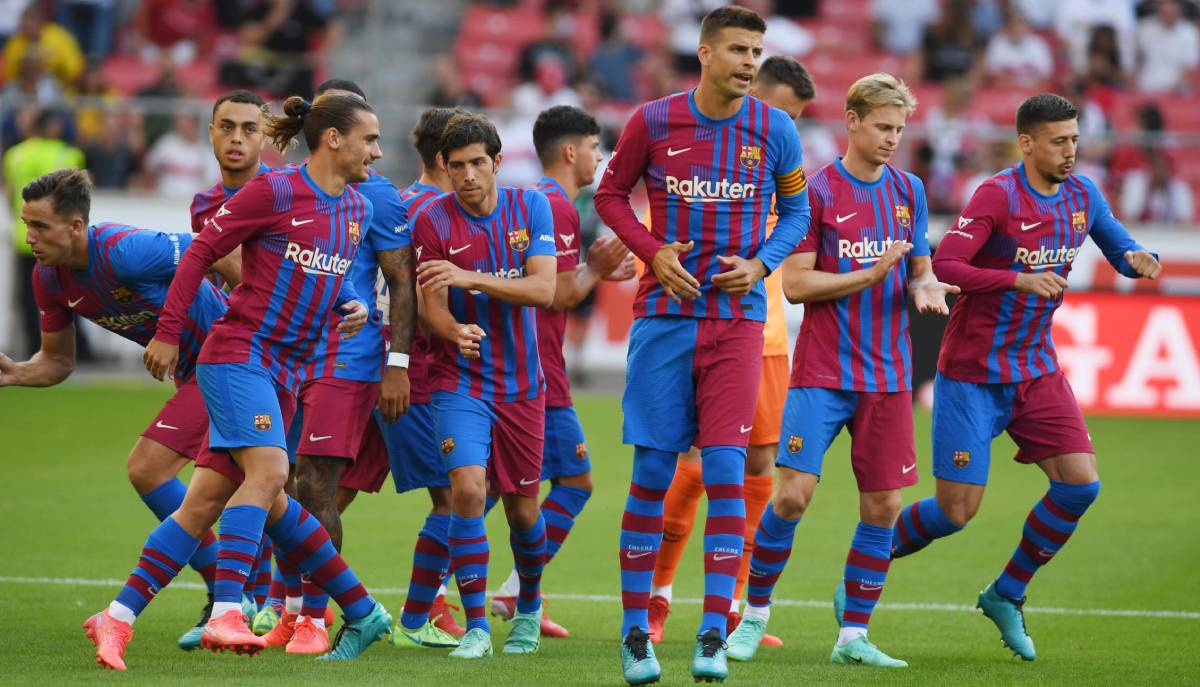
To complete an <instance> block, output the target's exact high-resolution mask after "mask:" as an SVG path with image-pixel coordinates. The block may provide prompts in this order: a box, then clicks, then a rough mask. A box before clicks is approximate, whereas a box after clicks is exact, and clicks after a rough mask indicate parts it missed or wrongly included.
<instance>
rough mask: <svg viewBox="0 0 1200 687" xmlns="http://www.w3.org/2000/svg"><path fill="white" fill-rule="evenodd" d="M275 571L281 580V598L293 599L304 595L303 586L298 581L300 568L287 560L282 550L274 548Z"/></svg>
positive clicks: (277, 547)
mask: <svg viewBox="0 0 1200 687" xmlns="http://www.w3.org/2000/svg"><path fill="white" fill-rule="evenodd" d="M275 549H276V550H275V570H276V572H278V573H279V578H280V579H281V580H283V597H284V598H285V599H286V598H288V597H291V598H293V599H295V598H297V597H300V596H302V595H303V594H304V584H303V582H301V580H300V568H299V567H297V566H296V564H295V563H293V562H292V559H290V558H288V557H287V556H286V555H285V554H284V553H283V549H282V548H280V547H279V546H276V547H275Z"/></svg>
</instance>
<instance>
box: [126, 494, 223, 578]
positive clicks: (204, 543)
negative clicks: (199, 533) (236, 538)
mask: <svg viewBox="0 0 1200 687" xmlns="http://www.w3.org/2000/svg"><path fill="white" fill-rule="evenodd" d="M186 495H187V487H185V486H184V485H183V482H181V481H179V478H178V477H173V478H171V479H169V480H167V481H166V482H163V483H162V484H160V485H158V486H157V487H155V488H154V489H151V490H150V491H148V492H146V493H145V494H142V503H145V504H146V507H147V508H149V509H150V512H151V513H154V517H156V518H158V521H159V522H162V521H163V520H166V519H167V517H168V516H170V515H171V513H174V512H175V511H177V510H179V506H181V505H182V504H183V497H184V496H186ZM188 563H189V564H190V565H191V566H192V568H193V569H194V570H195V571H196V572H198V573H200V577H202V578H204V586H205V587H207V588H208V591H209V593H210V594H211V593H212V590H213V580H215V579H216V576H217V538H216V537H214V536H213V533H212V530H205V531H204V536H203V537H201V539H200V546H199V547H198V548H197V549H196V553H194V554H192V559H191V560H190V561H188Z"/></svg>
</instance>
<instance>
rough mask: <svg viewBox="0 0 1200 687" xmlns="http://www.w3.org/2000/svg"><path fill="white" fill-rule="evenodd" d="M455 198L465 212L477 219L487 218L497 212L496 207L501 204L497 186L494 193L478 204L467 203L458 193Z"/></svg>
mask: <svg viewBox="0 0 1200 687" xmlns="http://www.w3.org/2000/svg"><path fill="white" fill-rule="evenodd" d="M454 197H455V199H456V200H457V201H458V204H459V205H460V206H462V208H463V209H464V210H466V211H467V212H469V213H470V214H472V215H474V216H476V217H487V216H488V215H490V214H492V213H493V212H495V211H496V206H497V205H499V204H500V192H499V191H497V190H496V187H495V186H493V187H492V192H491V193H489V194H487V195H486V196H484V197H483V199H482V200H480V201H479V203H478V204H474V203H467V202H466V201H465V200H463V198H462V196H460V195H458V194H457V193H456V194H454Z"/></svg>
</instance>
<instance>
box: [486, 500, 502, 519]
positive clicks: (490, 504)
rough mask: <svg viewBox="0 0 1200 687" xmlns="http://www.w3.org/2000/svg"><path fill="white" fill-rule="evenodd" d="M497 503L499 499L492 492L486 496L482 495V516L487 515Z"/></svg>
mask: <svg viewBox="0 0 1200 687" xmlns="http://www.w3.org/2000/svg"><path fill="white" fill-rule="evenodd" d="M497 503H500V500H499V499H497V498H496V496H495V495H494V494H488V495H487V496H486V497H484V500H483V517H485V518H486V517H487V516H488V513H491V512H492V509H493V508H495V507H496V504H497Z"/></svg>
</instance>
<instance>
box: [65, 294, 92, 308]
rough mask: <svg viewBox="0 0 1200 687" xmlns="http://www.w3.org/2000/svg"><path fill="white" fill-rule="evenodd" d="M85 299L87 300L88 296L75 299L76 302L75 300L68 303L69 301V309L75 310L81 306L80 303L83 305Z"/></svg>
mask: <svg viewBox="0 0 1200 687" xmlns="http://www.w3.org/2000/svg"><path fill="white" fill-rule="evenodd" d="M84 298H87V296H80V297H79V298H76V299H75V300H73V301H72V300H68V301H67V307H68V308H74V307H75V306H77V305H79V304H80V303H82V302H83V299H84Z"/></svg>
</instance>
